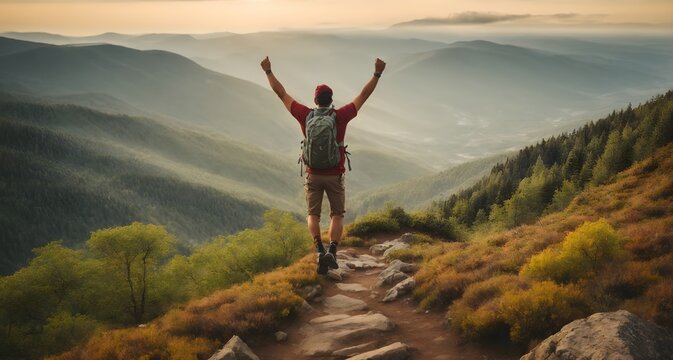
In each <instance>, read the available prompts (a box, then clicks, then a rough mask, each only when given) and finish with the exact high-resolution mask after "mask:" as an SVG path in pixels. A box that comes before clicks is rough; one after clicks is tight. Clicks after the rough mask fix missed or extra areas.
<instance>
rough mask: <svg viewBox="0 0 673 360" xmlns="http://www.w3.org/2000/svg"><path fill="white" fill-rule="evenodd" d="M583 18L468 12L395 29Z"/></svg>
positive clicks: (405, 24) (569, 15) (574, 15)
mask: <svg viewBox="0 0 673 360" xmlns="http://www.w3.org/2000/svg"><path fill="white" fill-rule="evenodd" d="M579 17H582V15H581V14H577V13H559V14H551V15H534V14H503V13H497V12H479V11H466V12H461V13H455V14H452V15H449V16H447V17H444V18H436V17H427V18H423V19H416V20H411V21H405V22H401V23H397V24H394V25H393V27H405V26H443V25H483V24H492V23H499V22H508V21H509V22H516V21H536V22H537V21H539V22H547V21H568V20H575V19H578V18H579Z"/></svg>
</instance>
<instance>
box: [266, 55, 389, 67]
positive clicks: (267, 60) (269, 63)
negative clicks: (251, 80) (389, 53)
mask: <svg viewBox="0 0 673 360" xmlns="http://www.w3.org/2000/svg"><path fill="white" fill-rule="evenodd" d="M260 65H261V66H262V70H264V71H269V70H271V61H270V60H269V57H268V56H267V57H265V58H264V60H262V62H261V63H260ZM383 65H384V66H385V64H383Z"/></svg>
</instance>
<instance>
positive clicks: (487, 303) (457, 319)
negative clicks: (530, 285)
mask: <svg viewBox="0 0 673 360" xmlns="http://www.w3.org/2000/svg"><path fill="white" fill-rule="evenodd" d="M526 286H527V284H526V283H525V282H524V281H523V280H522V279H521V278H519V277H518V276H515V275H500V276H496V277H492V278H490V279H487V280H484V281H481V282H477V283H474V284H472V285H470V286H468V287H467V289H465V293H464V294H463V296H462V297H461V298H460V299H458V300H456V301H455V302H454V303H453V304H451V306H450V307H449V311H448V313H447V320H449V322H450V323H451V326H452V327H453V328H454V329H456V330H457V331H458V332H459V333H460V334H461V335H463V336H465V337H467V338H470V339H491V338H494V337H495V338H500V337H507V336H508V333H509V325H508V324H507V323H506V322H505V320H504V319H503V317H502V313H501V311H500V301H501V299H500V297H501V296H502V295H503V294H504V293H505V292H507V291H513V290H519V289H523V288H525V287H526Z"/></svg>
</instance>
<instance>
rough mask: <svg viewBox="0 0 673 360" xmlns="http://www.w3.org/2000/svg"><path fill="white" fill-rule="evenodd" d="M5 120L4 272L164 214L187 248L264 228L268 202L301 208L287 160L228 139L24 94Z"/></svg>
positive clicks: (6, 107) (6, 105) (0, 123)
mask: <svg viewBox="0 0 673 360" xmlns="http://www.w3.org/2000/svg"><path fill="white" fill-rule="evenodd" d="M0 128H1V129H2V131H0V163H1V165H2V168H3V171H2V173H0V183H1V184H2V186H3V191H2V192H0V194H1V195H0V196H1V197H2V201H0V214H2V216H0V223H1V224H2V226H0V243H2V244H3V246H2V250H1V253H0V272H1V273H8V272H11V271H13V270H16V269H17V268H18V267H19V266H22V265H24V264H25V262H26V260H27V259H28V258H29V256H30V251H31V250H32V249H33V248H35V247H39V246H42V245H44V244H46V243H47V242H49V241H52V240H59V239H61V240H64V241H65V243H66V244H67V245H76V244H81V243H82V242H83V241H84V240H85V239H86V238H87V237H88V235H89V232H91V231H93V230H95V229H98V228H102V227H109V226H116V225H122V224H126V223H129V222H131V221H145V222H156V223H160V224H164V225H165V226H166V227H167V228H168V229H169V231H171V232H172V233H174V234H175V235H176V236H177V237H178V238H179V239H180V244H181V246H182V247H184V246H188V245H190V244H195V243H199V242H203V241H205V240H208V239H210V238H212V237H214V236H216V235H220V234H229V233H233V232H236V231H239V230H242V229H245V228H248V227H255V226H258V225H259V224H261V220H262V213H263V212H264V210H265V209H266V207H267V206H270V205H271V206H273V205H275V206H278V207H283V208H286V209H298V208H299V207H298V206H297V205H295V201H294V197H295V193H296V192H297V191H298V190H296V189H295V188H294V184H293V179H292V178H291V175H292V174H290V173H289V172H288V171H285V169H283V167H282V162H281V161H279V160H278V161H274V159H273V158H271V157H270V156H268V155H266V154H264V153H262V152H260V151H257V150H251V149H248V148H246V147H244V146H242V145H239V144H237V143H234V142H230V141H226V140H224V139H221V138H217V137H212V136H206V135H203V134H199V133H196V132H192V131H187V130H180V129H176V128H171V127H167V126H162V125H160V124H158V123H156V122H153V121H151V120H148V119H142V118H133V117H128V116H118V115H108V114H103V113H99V112H96V111H93V110H90V109H86V108H81V107H77V106H65V105H42V104H32V103H20V102H19V103H17V102H0ZM262 174H264V176H261V175H262ZM262 203H264V204H266V206H264V205H261V204H262Z"/></svg>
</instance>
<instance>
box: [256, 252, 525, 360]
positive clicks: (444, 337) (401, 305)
mask: <svg viewBox="0 0 673 360" xmlns="http://www.w3.org/2000/svg"><path fill="white" fill-rule="evenodd" d="M340 250H345V251H347V252H350V253H351V254H355V255H363V254H369V253H368V251H366V249H361V248H344V249H340ZM381 262H383V260H381ZM383 269H384V268H379V269H367V270H357V271H354V272H351V273H349V275H348V276H347V277H346V278H344V279H343V281H342V283H344V284H361V285H362V286H364V287H365V288H367V290H366V291H359V292H352V291H344V290H341V289H339V288H338V287H337V286H336V282H333V281H326V282H325V283H324V284H325V286H324V288H323V293H322V296H321V297H320V298H318V299H317V301H313V302H311V306H313V308H314V311H311V312H309V313H304V314H300V315H299V317H298V318H296V319H294V320H293V321H292V322H291V323H288V324H287V325H286V327H285V328H283V329H282V331H284V332H286V333H287V334H288V338H287V341H285V342H275V341H274V340H272V339H268V338H267V339H265V340H262V341H260V340H257V341H255V340H254V339H251V344H250V345H251V348H252V349H253V351H255V353H256V354H257V355H258V356H259V357H260V359H262V360H300V359H343V358H344V357H340V358H339V357H333V356H328V357H320V356H305V355H301V353H300V347H301V342H302V341H303V340H304V338H305V335H304V334H303V333H302V332H301V331H300V329H301V328H302V326H304V325H305V324H307V323H308V322H309V321H310V320H311V319H314V318H317V317H320V316H323V315H327V314H328V313H327V312H326V311H325V310H326V309H325V305H324V304H323V303H322V302H321V301H320V300H321V299H325V298H328V297H331V296H334V295H337V294H341V295H345V296H348V297H351V298H354V299H359V300H362V301H364V302H365V303H366V304H367V305H368V309H367V310H359V311H349V312H347V313H348V314H349V315H358V314H366V313H368V312H374V313H381V314H383V315H385V316H387V317H388V318H390V320H392V321H393V322H394V323H395V330H393V331H391V332H386V333H380V334H377V335H376V336H375V338H374V340H376V341H377V342H379V343H382V344H391V343H394V342H397V341H400V342H402V343H404V344H406V345H408V346H409V353H410V359H414V360H416V359H418V360H421V359H422V360H425V359H427V360H449V359H467V360H469V359H479V360H487V359H488V360H491V359H493V360H501V359H502V360H505V359H507V360H509V359H518V358H519V357H520V356H521V354H520V352H518V351H516V350H514V349H510V348H505V347H500V346H495V345H484V344H475V343H469V342H465V341H464V340H463V339H461V338H460V337H459V336H458V335H456V334H455V333H454V332H453V331H451V330H450V329H447V328H446V327H445V326H444V325H443V320H444V314H443V313H437V312H423V311H417V310H416V307H415V304H414V302H413V301H412V300H411V298H410V296H409V295H407V296H402V297H401V298H400V299H398V300H396V301H394V302H389V303H383V302H381V301H380V300H381V298H382V297H383V295H385V293H386V291H387V290H388V289H389V288H390V287H389V286H387V287H383V288H375V287H374V284H375V283H376V282H377V279H378V278H377V276H378V274H379V273H380V272H381V271H382V270H383ZM321 336H326V337H328V336H330V334H322V335H321ZM368 339H372V338H371V337H369V338H368ZM363 342H364V340H363Z"/></svg>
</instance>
